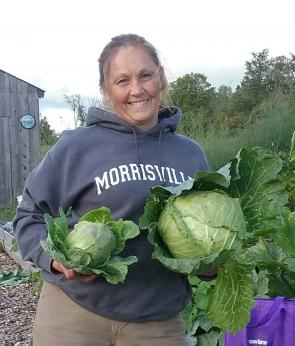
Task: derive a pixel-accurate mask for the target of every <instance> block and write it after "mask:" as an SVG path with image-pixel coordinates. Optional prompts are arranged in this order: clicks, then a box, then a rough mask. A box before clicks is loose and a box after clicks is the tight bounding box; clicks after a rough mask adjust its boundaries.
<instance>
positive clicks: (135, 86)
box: [103, 46, 163, 130]
mask: <svg viewBox="0 0 295 346" xmlns="http://www.w3.org/2000/svg"><path fill="white" fill-rule="evenodd" d="M162 74H163V71H162V69H160V68H159V67H158V66H157V65H156V64H155V63H154V62H153V60H152V58H151V57H150V56H149V54H148V53H147V52H146V51H145V50H144V49H143V48H141V47H133V46H129V47H122V48H120V49H119V50H118V52H117V53H116V54H115V55H114V56H113V57H112V58H111V61H110V65H109V69H108V72H107V78H106V86H105V89H104V90H103V91H104V95H105V97H106V98H107V101H109V103H110V104H111V105H112V107H113V108H114V111H115V112H116V114H117V115H118V116H119V117H120V118H122V119H124V120H126V121H128V122H129V123H131V124H132V125H134V126H137V127H139V128H141V129H143V130H148V129H150V128H152V127H153V126H154V125H155V124H156V123H157V122H158V110H159V106H160V92H161V89H162V84H163V75H162Z"/></svg>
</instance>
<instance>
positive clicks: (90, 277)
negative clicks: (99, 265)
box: [79, 274, 97, 282]
mask: <svg viewBox="0 0 295 346" xmlns="http://www.w3.org/2000/svg"><path fill="white" fill-rule="evenodd" d="M96 278H97V275H96V274H92V275H81V276H79V279H80V280H81V281H83V282H91V281H93V280H94V279H96Z"/></svg>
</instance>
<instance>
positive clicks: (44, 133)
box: [40, 115, 58, 146]
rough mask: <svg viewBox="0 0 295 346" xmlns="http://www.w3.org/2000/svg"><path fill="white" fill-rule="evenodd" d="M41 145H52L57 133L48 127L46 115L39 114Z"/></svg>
mask: <svg viewBox="0 0 295 346" xmlns="http://www.w3.org/2000/svg"><path fill="white" fill-rule="evenodd" d="M40 135H41V146H43V145H45V146H52V145H53V144H54V143H55V142H56V141H57V139H58V135H57V133H56V132H55V131H54V130H53V129H52V128H51V127H50V124H49V123H48V120H47V118H46V117H42V116H41V115H40Z"/></svg>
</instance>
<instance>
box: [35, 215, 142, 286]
mask: <svg viewBox="0 0 295 346" xmlns="http://www.w3.org/2000/svg"><path fill="white" fill-rule="evenodd" d="M44 218H45V222H46V225H47V228H48V237H47V239H46V240H42V241H41V245H42V247H43V249H44V250H45V252H46V253H47V254H48V255H49V256H50V257H51V258H52V259H54V260H57V261H59V262H60V263H62V264H63V265H64V266H65V267H66V268H72V269H74V270H76V271H77V272H79V273H81V274H85V275H90V274H93V273H95V274H98V275H102V276H103V277H105V279H106V280H107V281H108V282H110V283H112V284H117V283H118V282H123V281H124V280H125V277H126V274H127V271H128V265H130V264H132V263H135V262H137V257H135V256H129V257H126V258H123V257H120V256H119V254H120V253H121V252H122V250H123V249H124V247H125V243H126V241H127V240H128V239H131V238H134V237H136V236H137V235H138V234H139V229H138V226H137V225H135V224H134V223H133V222H132V221H127V220H125V221H123V220H121V219H120V220H117V221H113V220H112V218H111V214H110V210H109V209H107V208H99V209H95V210H91V211H89V212H87V213H86V214H84V215H83V216H82V217H81V218H80V219H79V221H78V223H77V224H76V225H74V231H73V232H74V233H72V234H71V233H69V229H68V222H67V216H66V215H65V213H64V211H63V210H62V209H61V208H60V216H59V217H57V218H53V217H52V216H50V215H48V214H45V216H44ZM90 224H91V225H90ZM85 231H86V232H85ZM81 232H82V233H83V234H81ZM95 232H96V235H95ZM85 233H87V236H85ZM94 238H96V239H95V240H94ZM102 241H104V244H103V248H100V244H102V243H101V242H102ZM98 249H99V256H97V254H95V251H97V250H98Z"/></svg>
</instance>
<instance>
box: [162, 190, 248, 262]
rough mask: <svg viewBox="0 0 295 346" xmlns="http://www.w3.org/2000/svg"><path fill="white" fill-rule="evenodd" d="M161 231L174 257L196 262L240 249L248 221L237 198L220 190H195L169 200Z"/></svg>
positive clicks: (163, 215) (164, 212)
mask: <svg viewBox="0 0 295 346" xmlns="http://www.w3.org/2000/svg"><path fill="white" fill-rule="evenodd" d="M158 232H159V234H160V236H161V238H162V240H163V241H164V243H165V244H166V246H167V247H168V249H169V251H170V252H171V254H172V255H173V257H174V258H188V259H193V258H200V257H208V256H210V255H213V254H214V253H219V252H221V251H222V250H231V249H233V250H236V249H239V248H240V247H241V239H240V238H245V235H246V222H245V218H244V215H243V212H242V209H241V207H240V205H239V202H238V200H237V199H234V198H231V197H229V196H228V195H226V194H225V193H221V192H217V191H194V192H191V193H187V194H184V195H182V196H178V197H176V198H175V197H170V198H169V200H168V201H167V203H166V206H165V208H164V209H163V211H162V212H161V214H160V217H159V222H158Z"/></svg>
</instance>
